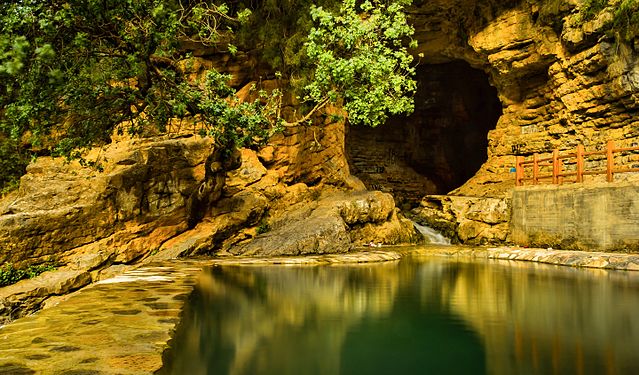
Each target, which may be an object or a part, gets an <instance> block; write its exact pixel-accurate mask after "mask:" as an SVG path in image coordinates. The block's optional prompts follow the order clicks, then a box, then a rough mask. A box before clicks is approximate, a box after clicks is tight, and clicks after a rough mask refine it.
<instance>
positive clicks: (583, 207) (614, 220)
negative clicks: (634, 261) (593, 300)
mask: <svg viewBox="0 0 639 375" xmlns="http://www.w3.org/2000/svg"><path fill="white" fill-rule="evenodd" d="M511 232H512V237H511V238H512V240H513V242H515V243H516V244H518V245H521V246H530V247H533V246H534V247H553V248H559V249H579V250H591V251H639V184H638V183H636V182H635V183H628V182H624V183H611V184H598V185H590V186H585V185H565V186H531V187H520V188H516V189H515V190H514V192H513V200H512V218H511Z"/></svg>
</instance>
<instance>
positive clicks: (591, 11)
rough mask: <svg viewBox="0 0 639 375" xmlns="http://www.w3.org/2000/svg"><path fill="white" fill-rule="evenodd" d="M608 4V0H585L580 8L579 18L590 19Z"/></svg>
mask: <svg viewBox="0 0 639 375" xmlns="http://www.w3.org/2000/svg"><path fill="white" fill-rule="evenodd" d="M606 6H608V0H586V1H585V3H584V4H583V7H582V8H581V18H582V19H583V20H586V21H587V20H591V19H593V18H595V16H597V14H599V12H601V11H602V10H604V9H605V8H606Z"/></svg>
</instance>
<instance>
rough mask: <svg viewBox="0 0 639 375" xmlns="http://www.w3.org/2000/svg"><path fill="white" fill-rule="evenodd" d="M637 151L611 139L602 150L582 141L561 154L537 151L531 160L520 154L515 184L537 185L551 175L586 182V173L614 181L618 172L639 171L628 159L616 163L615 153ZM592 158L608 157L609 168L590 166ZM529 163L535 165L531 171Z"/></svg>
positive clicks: (561, 180) (559, 179)
mask: <svg viewBox="0 0 639 375" xmlns="http://www.w3.org/2000/svg"><path fill="white" fill-rule="evenodd" d="M635 151H639V147H624V148H615V144H614V142H613V141H609V142H608V144H607V145H606V149H605V150H602V151H591V152H586V151H585V150H584V146H583V145H579V146H577V150H576V152H573V153H569V154H564V155H560V154H559V150H557V149H555V150H554V151H553V152H552V156H551V157H545V158H541V157H540V155H539V154H536V153H535V154H533V156H532V160H525V158H524V157H523V156H517V161H516V163H515V178H516V185H517V186H522V185H524V183H525V182H527V181H530V182H532V184H533V185H537V184H539V183H540V181H542V180H551V179H552V183H553V184H562V183H564V182H583V181H584V176H587V175H606V181H608V182H612V181H613V180H614V176H615V173H627V172H639V168H637V167H634V166H633V167H628V166H626V164H627V161H626V162H623V161H622V163H618V164H619V165H617V164H615V154H618V153H630V152H635ZM602 155H605V158H603V157H601V156H602ZM597 156H599V158H597ZM589 159H590V160H593V159H594V160H595V161H599V162H601V163H600V164H603V162H604V159H605V164H606V168H605V169H603V168H601V167H600V168H599V169H594V170H588V168H586V162H587V161H588V160H589ZM637 161H639V159H637ZM566 165H569V166H570V168H569V170H564V166H566ZM527 167H529V168H530V167H532V171H528V170H527ZM566 177H574V180H571V181H564V179H565V178H566Z"/></svg>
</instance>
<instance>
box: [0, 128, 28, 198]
mask: <svg viewBox="0 0 639 375" xmlns="http://www.w3.org/2000/svg"><path fill="white" fill-rule="evenodd" d="M30 160H31V158H30V156H29V153H28V152H26V151H25V150H24V149H23V148H22V147H20V145H19V144H18V143H17V142H15V141H14V140H12V139H10V138H6V137H4V138H3V137H2V135H0V195H2V194H4V193H5V192H7V191H9V190H13V189H14V188H15V187H17V182H18V179H19V178H20V176H22V175H23V174H24V171H25V169H26V167H27V164H28V163H29V161H30Z"/></svg>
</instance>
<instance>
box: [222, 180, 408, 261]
mask: <svg viewBox="0 0 639 375" xmlns="http://www.w3.org/2000/svg"><path fill="white" fill-rule="evenodd" d="M291 198H292V197H291ZM266 224H267V225H268V227H269V228H270V230H269V231H268V233H265V234H262V235H259V236H257V237H256V238H255V240H253V241H251V242H249V243H247V244H245V245H241V246H236V247H233V248H231V250H230V252H231V253H232V254H235V255H260V256H276V255H305V254H325V253H344V252H348V251H350V250H352V249H353V247H354V246H362V245H364V244H367V243H369V242H371V241H372V242H375V243H376V244H378V243H379V244H399V243H415V242H418V241H419V236H418V234H417V233H416V231H415V229H414V227H413V224H412V223H411V222H410V221H409V220H406V219H400V218H399V217H398V215H397V212H396V208H395V202H394V201H393V197H392V196H391V195H390V194H385V193H382V192H368V191H362V192H354V193H344V192H338V193H331V194H328V195H326V196H322V197H321V198H320V199H319V200H317V201H311V202H308V201H301V202H299V203H296V204H294V205H292V206H291V208H290V209H288V210H286V211H284V212H283V213H281V214H276V215H272V216H270V217H269V218H268V219H267V222H266Z"/></svg>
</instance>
